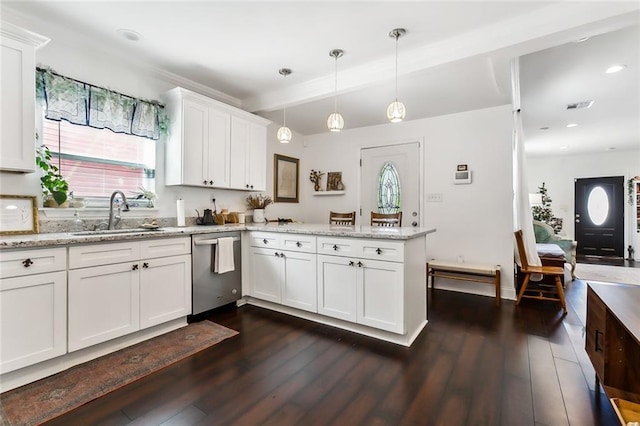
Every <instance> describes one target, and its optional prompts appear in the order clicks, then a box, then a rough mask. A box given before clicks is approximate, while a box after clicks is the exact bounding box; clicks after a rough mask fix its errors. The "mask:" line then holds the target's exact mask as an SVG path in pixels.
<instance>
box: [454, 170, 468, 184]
mask: <svg viewBox="0 0 640 426" xmlns="http://www.w3.org/2000/svg"><path fill="white" fill-rule="evenodd" d="M453 183H454V184H456V185H462V184H466V183H471V170H464V171H456V172H454V173H453Z"/></svg>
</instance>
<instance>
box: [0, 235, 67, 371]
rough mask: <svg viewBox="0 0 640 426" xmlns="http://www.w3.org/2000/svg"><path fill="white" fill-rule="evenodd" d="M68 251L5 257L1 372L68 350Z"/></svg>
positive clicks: (1, 259) (0, 280)
mask: <svg viewBox="0 0 640 426" xmlns="http://www.w3.org/2000/svg"><path fill="white" fill-rule="evenodd" d="M66 270H67V250H66V249H65V248H48V249H31V250H16V251H3V252H2V253H1V256H0V374H4V373H8V372H10V371H14V370H17V369H20V368H23V367H26V366H29V365H32V364H36V363H38V362H42V361H46V360H48V359H51V358H55V357H57V356H59V355H63V354H64V353H66V352H67V272H66Z"/></svg>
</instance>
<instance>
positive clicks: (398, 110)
mask: <svg viewBox="0 0 640 426" xmlns="http://www.w3.org/2000/svg"><path fill="white" fill-rule="evenodd" d="M405 33H406V31H405V29H404V28H396V29H394V30H391V32H390V33H389V37H391V38H395V39H396V100H395V101H394V102H391V104H389V106H388V107H387V118H388V119H389V121H391V122H392V123H399V122H401V121H402V120H404V117H405V116H406V115H407V109H406V108H405V107H404V104H403V103H402V102H400V101H398V39H399V38H400V37H401V36H403V35H404V34H405Z"/></svg>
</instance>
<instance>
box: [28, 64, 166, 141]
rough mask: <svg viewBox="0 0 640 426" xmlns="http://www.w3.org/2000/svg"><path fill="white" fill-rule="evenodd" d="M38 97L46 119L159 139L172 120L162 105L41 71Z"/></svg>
mask: <svg viewBox="0 0 640 426" xmlns="http://www.w3.org/2000/svg"><path fill="white" fill-rule="evenodd" d="M36 94H37V97H38V99H40V100H43V101H44V103H45V107H46V112H45V117H46V118H48V119H51V120H57V121H60V120H65V121H68V122H69V123H73V124H79V125H82V126H90V127H95V128H98V129H109V130H112V131H114V132H116V133H126V134H128V135H135V136H142V137H145V138H148V139H153V140H158V139H159V138H160V135H164V134H166V133H167V124H168V117H167V116H166V115H165V114H164V109H163V106H162V105H160V104H159V103H158V102H150V101H144V100H141V99H136V98H132V97H130V96H126V95H123V94H120V93H118V92H114V91H112V90H108V89H105V88H102V87H98V86H93V85H91V84H88V83H83V82H81V81H77V80H74V79H72V78H69V77H64V76H62V75H59V74H56V73H55V72H53V71H51V70H49V69H43V68H37V70H36Z"/></svg>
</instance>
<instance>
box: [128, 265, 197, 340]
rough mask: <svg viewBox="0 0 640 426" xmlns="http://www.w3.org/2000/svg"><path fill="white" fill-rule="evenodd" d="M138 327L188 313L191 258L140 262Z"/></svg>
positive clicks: (189, 306)
mask: <svg viewBox="0 0 640 426" xmlns="http://www.w3.org/2000/svg"><path fill="white" fill-rule="evenodd" d="M140 265H141V266H140V268H141V271H140V328H141V329H143V328H147V327H151V326H154V325H157V324H161V323H164V322H167V321H170V320H173V319H176V318H181V317H185V316H187V315H189V314H191V256H190V255H182V256H172V257H164V258H159V259H146V260H142V261H140Z"/></svg>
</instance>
